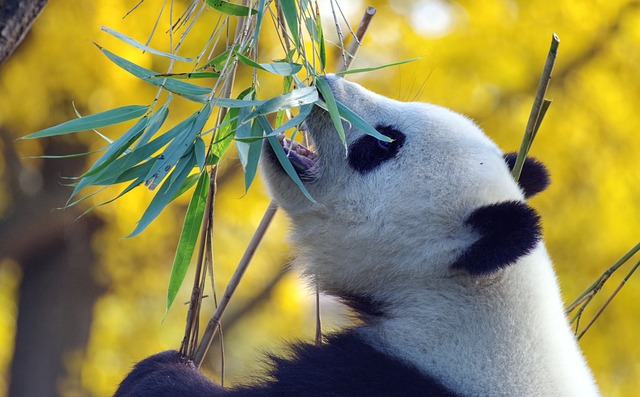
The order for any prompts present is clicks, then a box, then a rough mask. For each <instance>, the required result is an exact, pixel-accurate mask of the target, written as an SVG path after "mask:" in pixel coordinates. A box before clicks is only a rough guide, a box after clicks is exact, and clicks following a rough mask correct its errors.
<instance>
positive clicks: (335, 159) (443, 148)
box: [263, 76, 599, 397]
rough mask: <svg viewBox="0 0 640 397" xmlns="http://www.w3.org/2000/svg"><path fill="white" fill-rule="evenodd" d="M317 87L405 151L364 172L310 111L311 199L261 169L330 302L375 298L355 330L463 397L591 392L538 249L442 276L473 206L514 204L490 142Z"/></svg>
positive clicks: (467, 126) (441, 117)
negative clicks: (395, 138) (484, 270)
mask: <svg viewBox="0 0 640 397" xmlns="http://www.w3.org/2000/svg"><path fill="white" fill-rule="evenodd" d="M327 81H328V82H329V84H330V85H331V88H332V91H333V93H334V95H335V97H336V99H337V100H338V101H340V102H342V103H345V104H347V105H348V106H349V107H350V108H351V109H352V110H353V111H355V112H356V113H358V114H359V115H360V116H361V117H363V118H364V119H365V120H366V121H367V122H369V123H370V124H371V125H373V126H376V125H388V126H392V127H393V128H395V129H397V130H399V131H402V132H403V133H404V134H406V141H405V144H404V146H403V147H402V149H401V150H400V152H399V154H398V156H397V158H395V159H393V160H391V161H388V162H386V163H384V164H383V165H381V166H380V167H378V168H376V169H375V170H374V171H372V172H371V173H369V174H366V175H361V174H359V173H357V172H356V171H354V170H352V169H351V168H349V166H348V164H347V159H346V158H345V150H344V147H343V146H342V144H341V142H340V141H339V138H338V136H337V134H336V132H335V129H334V127H333V125H332V123H331V121H330V120H329V118H328V116H327V114H326V113H324V112H321V111H316V112H315V113H313V114H312V116H311V117H310V118H309V119H308V121H307V129H308V131H309V134H310V136H311V139H312V140H313V142H314V144H315V149H316V150H317V151H318V153H319V159H320V160H319V164H318V169H317V172H318V178H317V180H315V181H313V182H309V183H306V187H307V189H308V190H309V192H310V193H311V195H312V196H313V197H314V198H315V200H316V201H317V202H316V203H312V202H311V201H309V200H307V199H306V198H305V197H304V196H303V195H302V194H301V193H300V192H299V191H298V189H297V188H296V187H295V185H294V184H293V182H291V181H290V180H289V178H288V177H287V176H286V175H284V174H283V173H282V172H278V170H276V169H275V168H276V167H278V165H277V164H274V163H271V162H266V163H264V164H263V168H264V171H265V174H266V177H267V181H268V185H269V187H270V191H271V193H272V195H273V196H274V197H275V198H276V200H277V201H278V203H279V204H280V205H281V206H282V207H283V208H284V209H285V211H286V212H287V213H288V214H289V215H290V217H291V220H292V223H293V227H294V229H293V233H292V240H293V241H294V243H295V244H296V245H297V247H298V249H299V252H300V262H301V263H303V266H304V271H305V273H307V274H309V275H312V276H313V278H314V279H316V280H318V283H319V285H320V287H321V288H322V289H323V290H325V291H327V292H329V293H335V294H340V293H352V294H356V295H366V296H371V297H373V298H375V299H376V300H378V301H380V302H382V303H383V305H384V307H385V313H386V316H384V317H383V318H382V320H377V321H374V322H369V323H367V324H365V325H363V326H362V327H361V328H360V329H359V330H358V332H360V333H361V334H362V335H364V336H365V337H366V339H367V340H368V341H370V342H371V343H372V344H373V345H374V346H375V347H376V348H377V349H379V350H381V351H384V352H386V353H388V354H390V355H393V356H396V357H399V358H401V359H404V360H408V361H410V362H412V363H413V364H415V365H416V366H417V367H418V368H420V369H421V370H422V371H424V372H425V373H427V374H430V375H432V376H434V377H435V378H436V379H439V380H440V381H442V382H443V383H444V384H445V385H446V386H448V387H450V388H451V389H453V390H455V391H458V392H460V393H462V394H463V395H469V396H523V397H526V396H576V397H578V396H579V397H587V396H597V395H599V393H598V390H597V387H596V385H595V382H594V380H593V377H592V375H591V373H590V371H589V369H588V367H587V365H586V363H585V360H584V358H583V357H582V355H581V353H580V351H579V348H578V346H577V343H576V341H575V339H574V337H573V335H572V334H571V331H570V329H569V326H568V324H567V321H566V319H565V317H564V313H563V307H562V302H561V298H560V293H559V288H558V285H557V282H556V278H555V274H554V271H553V269H552V265H551V261H550V260H549V258H548V255H547V253H546V249H545V247H544V245H543V243H539V244H538V246H537V248H536V249H535V250H534V251H533V252H531V253H530V254H529V255H527V256H526V257H523V258H521V259H520V260H519V261H518V262H517V263H515V264H513V265H511V266H509V267H508V268H506V269H504V270H502V271H500V272H498V273H496V274H494V275H491V276H484V277H477V276H475V277H472V276H470V275H469V274H467V273H466V272H464V271H460V270H452V269H451V267H450V264H451V263H453V262H454V261H455V260H456V258H458V256H459V255H460V254H461V253H462V252H463V251H464V250H465V249H466V248H468V247H469V246H470V245H471V244H472V243H473V242H474V241H475V240H477V238H478V235H477V233H476V232H475V231H473V230H472V229H470V228H469V227H468V226H467V225H465V223H464V220H465V219H466V217H467V216H468V215H469V214H470V213H471V212H473V210H475V209H477V208H479V207H481V206H483V205H488V204H493V203H498V202H502V201H507V200H510V201H513V200H517V201H522V200H524V197H523V194H522V192H521V190H520V188H519V187H518V185H517V183H516V182H515V181H514V180H513V179H512V178H511V175H510V172H509V169H508V167H507V165H506V164H505V162H504V160H503V158H502V153H501V152H500V150H499V149H498V148H497V147H496V145H495V144H494V143H493V142H492V141H491V140H490V139H489V138H488V137H487V136H486V135H485V134H484V133H483V132H482V131H481V130H480V129H479V128H478V127H477V126H476V125H475V124H474V123H473V122H471V121H470V120H468V119H467V118H465V117H463V116H461V115H459V114H456V113H454V112H452V111H450V110H447V109H444V108H441V107H437V106H434V105H429V104H423V103H401V102H397V101H394V100H391V99H389V98H386V97H383V96H380V95H377V94H375V93H372V92H370V91H367V90H365V89H364V88H362V87H361V86H359V85H357V84H354V83H349V82H347V81H345V80H344V79H341V78H338V77H335V76H329V77H328V78H327ZM345 131H346V132H347V141H348V143H352V142H354V141H355V140H356V139H358V138H359V137H361V136H362V135H363V133H362V132H361V131H358V130H356V129H353V128H350V126H349V125H347V124H346V123H345Z"/></svg>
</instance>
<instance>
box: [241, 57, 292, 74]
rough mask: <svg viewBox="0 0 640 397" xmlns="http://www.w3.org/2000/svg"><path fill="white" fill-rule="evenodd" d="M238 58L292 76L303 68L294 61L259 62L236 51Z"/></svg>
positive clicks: (257, 66) (254, 65) (270, 70)
mask: <svg viewBox="0 0 640 397" xmlns="http://www.w3.org/2000/svg"><path fill="white" fill-rule="evenodd" d="M236 56H237V57H238V60H239V61H240V62H242V63H244V64H245V65H247V66H249V67H252V68H257V69H261V70H264V71H267V72H270V73H273V74H277V75H280V76H291V75H292V74H296V73H298V72H299V71H300V70H301V69H302V65H300V64H299V63H293V62H274V63H258V62H255V61H254V60H253V59H251V58H249V57H246V56H244V55H242V54H240V53H238V52H236Z"/></svg>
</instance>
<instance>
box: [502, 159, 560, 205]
mask: <svg viewBox="0 0 640 397" xmlns="http://www.w3.org/2000/svg"><path fill="white" fill-rule="evenodd" d="M516 157H518V154H517V153H507V154H505V155H504V160H505V161H506V162H507V165H508V166H509V169H511V170H513V166H514V165H515V164H516ZM549 183H550V178H549V171H547V167H545V166H544V164H542V163H541V162H539V161H538V160H536V159H534V158H533V157H527V158H526V159H525V160H524V164H523V165H522V172H521V173H520V180H519V181H518V184H519V185H520V187H521V188H522V190H523V191H524V196H525V197H526V198H529V197H532V196H535V195H536V194H538V193H540V192H541V191H543V190H545V189H546V188H547V187H548V186H549Z"/></svg>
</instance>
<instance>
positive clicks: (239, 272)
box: [193, 202, 278, 367]
mask: <svg viewBox="0 0 640 397" xmlns="http://www.w3.org/2000/svg"><path fill="white" fill-rule="evenodd" d="M277 209H278V207H277V205H276V204H275V203H273V202H272V203H271V204H270V205H269V207H268V208H267V211H266V212H265V214H264V216H263V218H262V220H261V221H260V225H258V228H257V229H256V231H255V233H254V235H253V237H252V238H251V242H250V243H249V246H248V247H247V250H246V251H245V252H244V255H243V256H242V259H241V260H240V263H239V264H238V267H237V268H236V271H235V272H234V273H233V276H232V277H231V280H229V283H228V284H227V289H226V290H225V291H224V295H223V296H222V298H221V299H220V303H219V304H218V307H217V308H216V311H215V312H214V313H213V316H212V317H211V319H210V320H209V322H208V323H207V328H206V329H205V331H204V334H203V335H202V340H201V341H200V345H199V346H198V349H197V351H196V354H195V356H194V358H193V362H194V364H195V365H196V366H197V367H200V365H201V364H202V361H203V360H204V356H205V355H206V354H207V351H208V350H209V346H210V345H211V342H212V341H213V338H214V337H215V336H216V333H217V332H218V328H219V327H220V319H221V318H222V315H223V314H224V311H225V310H226V308H227V305H228V304H229V301H230V300H231V297H232V296H233V293H234V292H235V290H236V288H237V287H238V284H240V280H241V279H242V276H243V275H244V273H245V271H246V270H247V268H248V267H249V263H250V262H251V259H252V258H253V255H254V254H255V252H256V249H257V248H258V245H259V244H260V242H261V241H262V237H264V234H265V232H266V231H267V229H268V228H269V225H270V224H271V221H272V220H273V216H274V215H275V213H276V210H277Z"/></svg>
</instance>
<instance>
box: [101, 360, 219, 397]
mask: <svg viewBox="0 0 640 397" xmlns="http://www.w3.org/2000/svg"><path fill="white" fill-rule="evenodd" d="M218 396H228V394H227V391H226V390H225V389H224V388H222V387H220V386H218V385H216V384H214V383H213V382H211V381H209V380H208V379H207V378H206V377H205V376H204V375H203V374H202V373H201V372H200V371H198V370H197V369H196V367H195V366H194V365H193V363H192V362H191V361H189V360H187V359H186V358H185V357H183V356H182V354H180V353H178V352H177V351H175V350H167V351H164V352H162V353H158V354H155V355H153V356H150V357H147V358H146V359H144V360H142V361H140V362H139V363H138V364H136V365H135V367H134V368H133V370H132V371H131V372H130V373H129V375H127V377H126V378H125V379H124V380H123V381H122V383H120V386H119V387H118V390H117V391H116V393H115V394H114V396H113V397H218Z"/></svg>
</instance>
